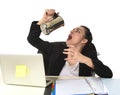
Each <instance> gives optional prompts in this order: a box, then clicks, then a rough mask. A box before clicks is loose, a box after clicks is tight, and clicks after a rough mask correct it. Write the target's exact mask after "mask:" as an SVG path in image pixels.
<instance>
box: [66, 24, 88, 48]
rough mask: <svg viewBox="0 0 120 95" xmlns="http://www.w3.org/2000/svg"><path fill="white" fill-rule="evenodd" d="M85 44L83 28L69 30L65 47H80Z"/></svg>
mask: <svg viewBox="0 0 120 95" xmlns="http://www.w3.org/2000/svg"><path fill="white" fill-rule="evenodd" d="M85 43H87V39H86V38H85V31H84V28H83V27H81V26H79V27H76V28H74V29H73V30H71V32H70V34H69V36H68V38H67V41H66V44H67V45H75V46H76V45H82V44H85Z"/></svg>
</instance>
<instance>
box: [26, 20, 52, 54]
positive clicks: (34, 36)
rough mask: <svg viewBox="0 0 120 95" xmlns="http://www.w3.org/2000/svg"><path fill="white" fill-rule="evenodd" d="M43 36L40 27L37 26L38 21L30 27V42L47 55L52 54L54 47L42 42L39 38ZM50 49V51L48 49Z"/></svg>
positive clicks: (28, 38)
mask: <svg viewBox="0 0 120 95" xmlns="http://www.w3.org/2000/svg"><path fill="white" fill-rule="evenodd" d="M40 34H41V29H40V25H37V21H33V22H32V24H31V27H30V32H29V34H28V37H27V40H28V42H29V43H30V44H31V45H32V46H34V47H36V48H37V49H38V50H40V51H42V52H44V53H45V54H51V53H50V52H51V51H52V49H53V48H52V47H53V45H52V44H51V43H49V42H48V41H44V40H42V39H41V38H40V37H39V36H40ZM48 48H49V49H48Z"/></svg>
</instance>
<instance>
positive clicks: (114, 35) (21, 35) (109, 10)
mask: <svg viewBox="0 0 120 95" xmlns="http://www.w3.org/2000/svg"><path fill="white" fill-rule="evenodd" d="M48 8H53V9H56V12H60V15H61V16H62V17H63V18H64V21H65V26H64V27H61V28H59V29H57V30H55V31H54V32H52V33H51V34H50V35H48V36H46V35H44V34H42V38H43V39H44V40H48V41H65V40H66V39H67V36H68V34H69V32H70V30H71V29H73V28H74V27H76V26H79V25H86V26H87V27H89V28H90V29H91V32H92V34H93V43H94V44H95V46H96V48H97V51H98V52H99V53H100V55H99V59H100V60H102V61H103V63H104V64H105V65H108V66H109V67H110V68H111V69H112V71H113V73H114V78H120V70H119V69H120V65H119V64H120V56H119V54H120V45H119V44H120V42H119V41H120V35H119V34H120V33H119V32H120V3H119V0H1V1H0V54H5V53H18V54H19V53H37V49H36V48H34V47H32V46H31V45H30V44H29V43H28V42H27V36H28V33H29V29H30V25H31V22H32V21H35V20H40V18H41V17H42V15H43V13H44V10H45V9H48Z"/></svg>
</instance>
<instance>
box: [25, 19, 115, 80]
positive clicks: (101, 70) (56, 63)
mask: <svg viewBox="0 0 120 95" xmlns="http://www.w3.org/2000/svg"><path fill="white" fill-rule="evenodd" d="M36 23H37V21H34V22H32V25H31V28H30V32H29V35H28V37H27V40H28V42H29V43H30V44H31V45H33V46H34V47H36V48H37V49H38V50H39V51H38V53H39V52H41V53H42V54H43V56H44V65H45V73H46V75H59V74H60V72H61V70H62V68H63V66H64V65H65V60H64V58H66V55H65V54H63V53H62V52H63V49H65V48H67V46H66V44H65V42H51V43H50V42H48V41H44V40H42V39H41V38H39V36H40V34H41V30H40V26H39V25H37V24H36ZM82 54H84V55H85V56H87V57H90V58H91V59H92V62H93V64H94V69H92V68H90V67H88V66H87V65H86V64H83V63H79V76H92V74H93V72H95V73H96V74H97V75H99V76H100V77H104V78H111V77H112V76H113V73H112V71H111V69H110V68H109V67H108V66H106V65H104V64H103V63H102V62H101V61H100V60H99V59H98V57H97V52H96V48H95V46H94V45H93V44H92V43H91V44H90V45H89V46H87V45H86V46H85V47H84V49H83V50H82Z"/></svg>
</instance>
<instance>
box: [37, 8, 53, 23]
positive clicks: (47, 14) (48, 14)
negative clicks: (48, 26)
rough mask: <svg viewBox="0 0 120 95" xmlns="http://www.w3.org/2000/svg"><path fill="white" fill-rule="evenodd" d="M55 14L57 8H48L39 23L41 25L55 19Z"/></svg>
mask: <svg viewBox="0 0 120 95" xmlns="http://www.w3.org/2000/svg"><path fill="white" fill-rule="evenodd" d="M54 14H55V9H46V10H45V12H44V15H43V17H42V19H41V20H40V21H39V22H38V23H37V24H38V25H40V24H42V23H45V22H47V21H49V20H51V19H53V16H54Z"/></svg>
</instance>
